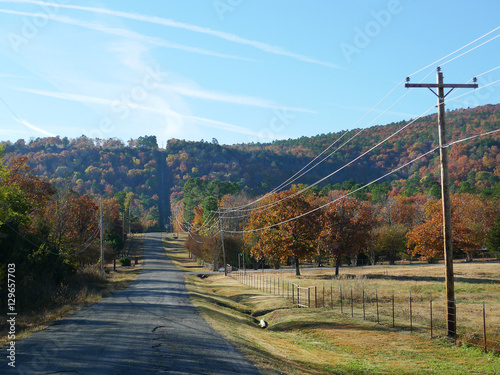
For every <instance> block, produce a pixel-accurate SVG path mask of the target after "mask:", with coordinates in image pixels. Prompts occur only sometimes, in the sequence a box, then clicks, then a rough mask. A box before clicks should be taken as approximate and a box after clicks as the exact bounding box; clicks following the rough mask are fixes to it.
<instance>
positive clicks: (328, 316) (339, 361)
mask: <svg viewBox="0 0 500 375" xmlns="http://www.w3.org/2000/svg"><path fill="white" fill-rule="evenodd" d="M186 280H187V286H188V290H189V292H190V296H191V300H192V301H193V303H194V304H195V306H196V307H197V309H198V311H200V313H201V314H202V316H203V317H204V318H205V319H206V320H207V321H208V322H209V323H210V324H211V325H212V327H214V329H216V330H217V331H219V332H220V333H221V334H222V335H224V336H225V337H226V338H228V339H229V340H230V341H231V342H232V343H233V344H234V345H235V347H236V348H237V349H238V350H240V351H241V352H242V353H243V354H244V355H245V356H246V357H247V358H249V359H250V360H251V361H252V362H254V364H255V365H256V366H257V367H258V368H259V370H260V371H261V372H262V373H263V374H281V373H286V374H366V373H368V374H444V373H454V374H496V373H498V371H499V369H500V358H499V357H498V356H494V355H492V354H484V353H482V352H480V351H479V350H476V349H471V348H457V347H454V346H453V345H452V344H451V343H449V342H448V341H447V340H445V339H433V340H431V339H429V338H426V337H424V336H423V335H419V334H410V333H409V332H407V331H401V330H397V329H392V328H389V327H386V326H382V325H377V324H376V323H371V322H363V321H362V320H361V321H360V320H359V319H352V318H351V317H350V316H348V315H345V314H339V313H337V312H333V311H332V310H331V309H329V308H318V309H307V308H304V309H297V308H291V306H290V301H289V300H287V299H285V298H281V297H279V296H275V295H270V294H264V293H263V292H260V291H258V290H256V289H253V288H249V287H246V286H242V285H241V284H240V283H238V282H237V281H236V280H235V279H234V278H231V277H227V278H226V277H224V276H223V275H212V276H209V277H207V278H204V279H202V278H200V277H197V276H196V275H187V276H186ZM260 319H264V320H265V321H266V322H267V323H268V324H269V326H268V328H267V329H262V328H260V327H259V325H258V322H259V320H260Z"/></svg>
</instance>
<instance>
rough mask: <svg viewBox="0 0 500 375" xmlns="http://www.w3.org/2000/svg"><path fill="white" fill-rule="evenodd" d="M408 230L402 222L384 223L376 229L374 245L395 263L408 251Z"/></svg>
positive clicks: (391, 262) (380, 252)
mask: <svg viewBox="0 0 500 375" xmlns="http://www.w3.org/2000/svg"><path fill="white" fill-rule="evenodd" d="M406 232H407V229H406V228H405V227H404V226H403V225H401V224H393V225H384V226H381V227H378V228H376V229H375V230H374V232H373V236H374V246H375V247H376V249H377V252H378V253H379V254H381V255H384V256H385V257H386V259H388V260H389V262H390V264H394V263H395V261H396V260H397V259H398V258H400V257H401V255H402V254H404V253H405V252H406V243H407V239H406Z"/></svg>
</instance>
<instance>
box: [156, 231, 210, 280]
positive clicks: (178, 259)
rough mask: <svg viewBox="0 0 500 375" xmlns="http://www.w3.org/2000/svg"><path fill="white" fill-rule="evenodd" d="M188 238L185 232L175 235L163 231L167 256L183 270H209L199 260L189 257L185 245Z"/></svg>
mask: <svg viewBox="0 0 500 375" xmlns="http://www.w3.org/2000/svg"><path fill="white" fill-rule="evenodd" d="M186 239H187V235H186V234H184V233H181V234H179V235H174V234H173V233H163V237H162V242H163V247H164V248H165V251H166V253H167V256H168V257H169V258H170V260H172V262H173V263H174V264H175V266H176V267H177V268H178V269H179V270H181V271H185V272H208V271H207V270H206V269H205V268H204V267H202V266H201V265H199V264H198V262H196V261H195V260H193V259H191V258H189V257H188V253H187V250H186V249H185V247H184V242H186Z"/></svg>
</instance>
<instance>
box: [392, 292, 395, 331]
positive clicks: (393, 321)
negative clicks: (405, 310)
mask: <svg viewBox="0 0 500 375" xmlns="http://www.w3.org/2000/svg"><path fill="white" fill-rule="evenodd" d="M394 327H395V325H394V290H393V291H392V328H394Z"/></svg>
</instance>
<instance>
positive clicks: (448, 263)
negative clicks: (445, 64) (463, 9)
mask: <svg viewBox="0 0 500 375" xmlns="http://www.w3.org/2000/svg"><path fill="white" fill-rule="evenodd" d="M409 81H410V78H409V77H407V78H406V82H407V83H406V84H405V87H406V88H410V87H426V88H428V89H429V90H431V91H432V92H433V93H434V94H435V95H436V96H437V98H438V129H439V156H440V158H439V159H440V167H441V197H442V205H443V238H444V262H445V267H446V271H445V282H446V301H447V302H446V315H447V325H446V327H447V330H448V337H450V338H455V337H456V332H457V315H456V306H455V277H454V274H453V238H452V226H451V203H450V178H449V174H448V151H447V149H446V147H447V144H446V126H445V115H446V112H445V109H444V99H445V98H446V97H447V96H448V94H449V93H450V92H452V91H453V89H455V88H474V89H475V88H477V87H478V85H477V83H476V78H474V79H473V82H474V83H472V84H460V83H456V84H455V83H447V84H445V83H443V72H442V71H441V68H440V67H438V68H437V83H409ZM433 88H435V89H437V93H436V91H434V90H433ZM445 88H449V89H450V91H448V92H447V93H446V94H445V93H444V89H445ZM443 146H444V147H443Z"/></svg>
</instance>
